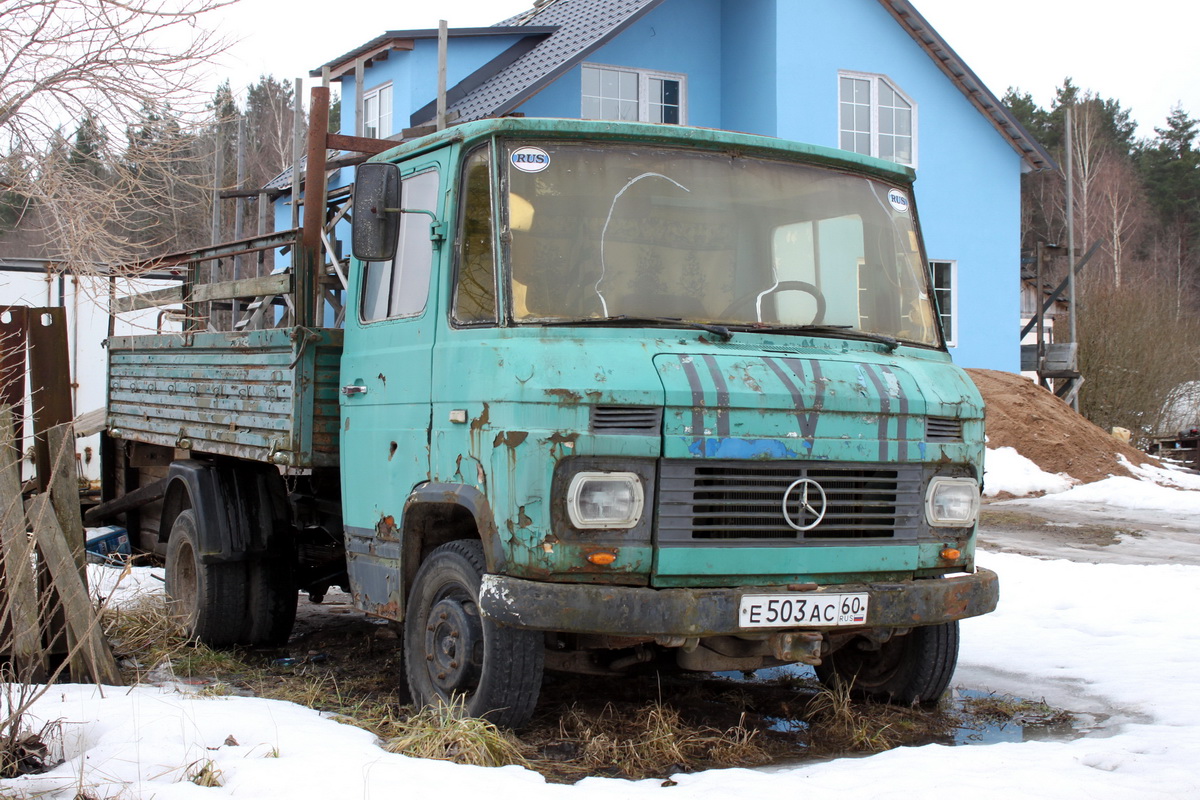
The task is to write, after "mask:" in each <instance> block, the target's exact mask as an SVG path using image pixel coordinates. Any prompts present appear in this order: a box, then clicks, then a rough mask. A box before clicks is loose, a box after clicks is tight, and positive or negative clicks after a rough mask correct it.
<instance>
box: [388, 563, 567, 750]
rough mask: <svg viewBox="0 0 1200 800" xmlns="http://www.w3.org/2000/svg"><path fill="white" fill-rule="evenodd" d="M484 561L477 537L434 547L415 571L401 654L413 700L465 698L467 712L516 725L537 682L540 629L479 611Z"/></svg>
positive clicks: (529, 710) (526, 713)
mask: <svg viewBox="0 0 1200 800" xmlns="http://www.w3.org/2000/svg"><path fill="white" fill-rule="evenodd" d="M484 570H485V562H484V558H483V545H482V544H481V543H479V542H477V541H466V540H464V541H457V542H449V543H447V544H444V545H442V546H441V547H439V548H437V549H436V550H434V551H433V553H431V554H430V556H429V558H428V559H426V561H425V563H423V564H422V565H421V568H420V570H418V571H417V577H416V580H415V581H414V583H413V587H412V591H411V593H410V594H409V600H408V608H407V609H406V613H405V617H406V619H405V630H404V658H405V664H406V667H407V670H406V671H407V673H408V686H409V690H410V691H411V693H412V699H413V702H414V703H415V704H416V705H417V707H418V708H420V707H421V706H429V705H438V704H441V703H456V702H462V703H463V704H464V710H465V711H466V713H467V715H469V716H472V717H483V718H485V719H488V720H489V721H491V722H494V723H495V724H497V725H502V726H504V727H509V728H516V727H519V726H521V725H523V724H525V723H526V722H528V721H529V718H530V716H532V714H533V709H534V706H535V705H536V704H537V698H538V694H539V693H540V691H541V687H542V665H543V657H544V649H543V648H544V645H543V637H542V634H540V633H538V632H536V631H523V630H516V629H514V628H505V627H501V626H499V625H497V624H496V623H495V622H493V621H492V620H490V619H487V618H485V617H483V616H482V614H481V613H480V610H479V585H480V582H481V581H482V579H483V573H484Z"/></svg>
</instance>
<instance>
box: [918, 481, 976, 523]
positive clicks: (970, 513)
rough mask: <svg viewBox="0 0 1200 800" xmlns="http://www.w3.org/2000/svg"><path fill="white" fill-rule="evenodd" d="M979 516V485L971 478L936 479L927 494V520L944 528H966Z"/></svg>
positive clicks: (931, 482) (930, 483)
mask: <svg viewBox="0 0 1200 800" xmlns="http://www.w3.org/2000/svg"><path fill="white" fill-rule="evenodd" d="M978 515H979V484H977V483H975V481H974V480H973V479H971V478H934V479H933V480H932V481H930V482H929V491H928V492H926V494H925V518H926V519H927V520H929V524H930V525H934V526H937V527H942V528H965V527H967V526H969V525H974V524H975V517H977V516H978Z"/></svg>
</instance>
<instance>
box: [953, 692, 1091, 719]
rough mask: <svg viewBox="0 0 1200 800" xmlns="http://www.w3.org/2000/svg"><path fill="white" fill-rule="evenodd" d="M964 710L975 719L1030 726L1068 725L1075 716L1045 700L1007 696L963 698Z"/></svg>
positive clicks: (993, 695) (992, 695) (991, 695)
mask: <svg viewBox="0 0 1200 800" xmlns="http://www.w3.org/2000/svg"><path fill="white" fill-rule="evenodd" d="M962 705H963V710H964V711H966V712H967V713H968V714H970V715H971V716H973V717H976V718H979V719H983V720H986V721H989V722H1016V723H1019V724H1021V725H1023V726H1029V725H1046V726H1049V725H1066V724H1070V723H1071V722H1072V720H1073V719H1074V716H1073V715H1072V714H1071V712H1069V711H1064V710H1063V709H1061V708H1054V707H1053V706H1051V705H1049V704H1048V703H1046V701H1045V700H1024V699H1021V698H1019V697H1013V696H1012V695H1007V694H1000V695H998V694H989V695H986V696H983V697H964V698H962Z"/></svg>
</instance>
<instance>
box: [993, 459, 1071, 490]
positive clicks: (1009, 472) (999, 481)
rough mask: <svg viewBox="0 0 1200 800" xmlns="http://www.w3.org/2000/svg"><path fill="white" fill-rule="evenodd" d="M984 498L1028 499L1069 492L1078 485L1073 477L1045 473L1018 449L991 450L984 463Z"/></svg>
mask: <svg viewBox="0 0 1200 800" xmlns="http://www.w3.org/2000/svg"><path fill="white" fill-rule="evenodd" d="M983 465H984V470H983V486H984V491H983V494H984V496H985V497H995V496H996V495H998V494H1000V493H1001V492H1006V493H1008V494H1011V495H1014V496H1016V497H1026V496H1028V495H1031V494H1037V493H1039V492H1041V493H1044V494H1056V493H1058V492H1065V491H1067V490H1068V489H1070V488H1071V487H1072V486H1073V485H1075V484H1076V483H1078V481H1076V480H1075V479H1074V478H1072V477H1071V476H1070V475H1065V474H1062V473H1059V474H1057V475H1054V474H1051V473H1049V472H1043V471H1042V469H1041V467H1039V466H1038V465H1037V464H1035V463H1033V462H1032V461H1030V460H1029V459H1028V458H1026V457H1025V456H1023V455H1021V454H1020V453H1018V452H1017V450H1016V448H1014V447H998V448H996V449H994V450H993V449H992V448H990V447H989V448H988V450H987V456H986V458H984V461H983Z"/></svg>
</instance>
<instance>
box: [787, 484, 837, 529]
mask: <svg viewBox="0 0 1200 800" xmlns="http://www.w3.org/2000/svg"><path fill="white" fill-rule="evenodd" d="M797 490H799V491H797ZM793 493H795V494H796V497H795V499H794V500H793V499H792V495H793ZM789 502H790V504H791V507H790V508H789V507H788V506H789ZM828 502H829V501H828V500H827V499H826V497H825V490H824V489H822V488H821V484H819V483H817V482H816V481H814V480H813V479H812V478H801V479H800V480H798V481H793V482H792V485H791V486H789V487H788V488H787V491H786V492H784V493H783V503H782V507H783V521H784V522H786V523H787V524H788V525H790V526H791V527H793V528H795V529H796V530H798V531H811V530H812V529H813V528H815V527H817V526H818V525H820V524H821V520H823V519H825V509H826V506H827V504H828ZM810 519H811V520H812V522H809V521H808V520H810Z"/></svg>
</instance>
